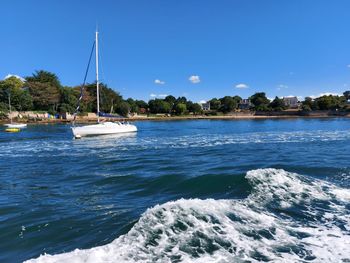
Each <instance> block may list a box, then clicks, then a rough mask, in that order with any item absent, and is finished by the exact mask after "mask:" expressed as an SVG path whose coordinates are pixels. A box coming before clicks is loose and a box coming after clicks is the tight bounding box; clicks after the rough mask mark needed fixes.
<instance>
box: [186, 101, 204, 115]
mask: <svg viewBox="0 0 350 263" xmlns="http://www.w3.org/2000/svg"><path fill="white" fill-rule="evenodd" d="M190 106H191V107H188V108H187V109H188V111H189V112H193V114H195V115H196V114H202V113H203V110H202V107H201V105H199V104H198V103H192V104H191V105H190Z"/></svg>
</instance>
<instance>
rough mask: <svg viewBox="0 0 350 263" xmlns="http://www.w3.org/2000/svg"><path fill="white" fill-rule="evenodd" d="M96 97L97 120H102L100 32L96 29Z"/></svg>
mask: <svg viewBox="0 0 350 263" xmlns="http://www.w3.org/2000/svg"><path fill="white" fill-rule="evenodd" d="M95 41H96V99H97V122H100V89H99V82H98V32H97V30H96V39H95Z"/></svg>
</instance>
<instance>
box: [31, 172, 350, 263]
mask: <svg viewBox="0 0 350 263" xmlns="http://www.w3.org/2000/svg"><path fill="white" fill-rule="evenodd" d="M245 178H246V180H247V181H248V183H249V184H250V186H251V187H252V190H251V193H250V195H249V196H248V197H247V198H245V199H243V200H214V199H205V200H200V199H189V200H185V199H180V200H177V201H173V202H167V203H165V204H163V205H157V206H155V207H153V208H150V209H148V210H147V211H146V212H145V213H143V215H142V216H141V218H140V219H139V221H138V222H137V223H136V224H135V225H134V226H133V227H132V229H131V230H130V231H129V232H128V233H127V234H125V235H122V236H120V237H119V238H117V239H116V240H114V241H113V242H111V243H110V244H107V245H104V246H99V247H94V248H91V249H86V250H79V249H76V250H74V251H72V252H69V253H64V254H59V255H42V256H40V257H39V258H37V259H32V260H29V261H27V262H32V263H34V262H42V263H44V262H45V263H46V262H50V263H51V262H52V263H53V262H94V263H98V262H203V263H204V262H220V263H223V262H259V261H273V262H286V261H287V262H308V261H312V262H349V261H350V249H349V247H350V190H349V189H345V188H340V187H337V186H335V185H333V184H330V183H327V182H324V181H320V180H316V179H310V178H307V177H304V176H301V175H298V174H295V173H290V172H287V171H285V170H277V169H258V170H252V171H249V172H248V173H247V174H246V176H245Z"/></svg>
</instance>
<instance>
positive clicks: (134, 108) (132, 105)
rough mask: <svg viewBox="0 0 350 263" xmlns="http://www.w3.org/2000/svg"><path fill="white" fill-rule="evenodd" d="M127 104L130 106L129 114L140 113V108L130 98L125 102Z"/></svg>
mask: <svg viewBox="0 0 350 263" xmlns="http://www.w3.org/2000/svg"><path fill="white" fill-rule="evenodd" d="M126 102H127V103H129V105H130V112H133V113H140V108H139V106H138V105H137V103H136V101H135V100H133V99H132V98H128V99H127V100H126Z"/></svg>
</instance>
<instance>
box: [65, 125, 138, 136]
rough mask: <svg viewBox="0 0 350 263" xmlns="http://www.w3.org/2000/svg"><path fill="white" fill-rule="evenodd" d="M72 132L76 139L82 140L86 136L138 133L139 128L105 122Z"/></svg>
mask: <svg viewBox="0 0 350 263" xmlns="http://www.w3.org/2000/svg"><path fill="white" fill-rule="evenodd" d="M72 131H73V135H74V137H75V138H81V137H85V136H97V135H106V134H117V133H127V132H136V131H137V127H136V126H135V125H133V124H129V123H127V124H126V123H119V122H103V123H98V124H94V125H85V126H79V127H72Z"/></svg>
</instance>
